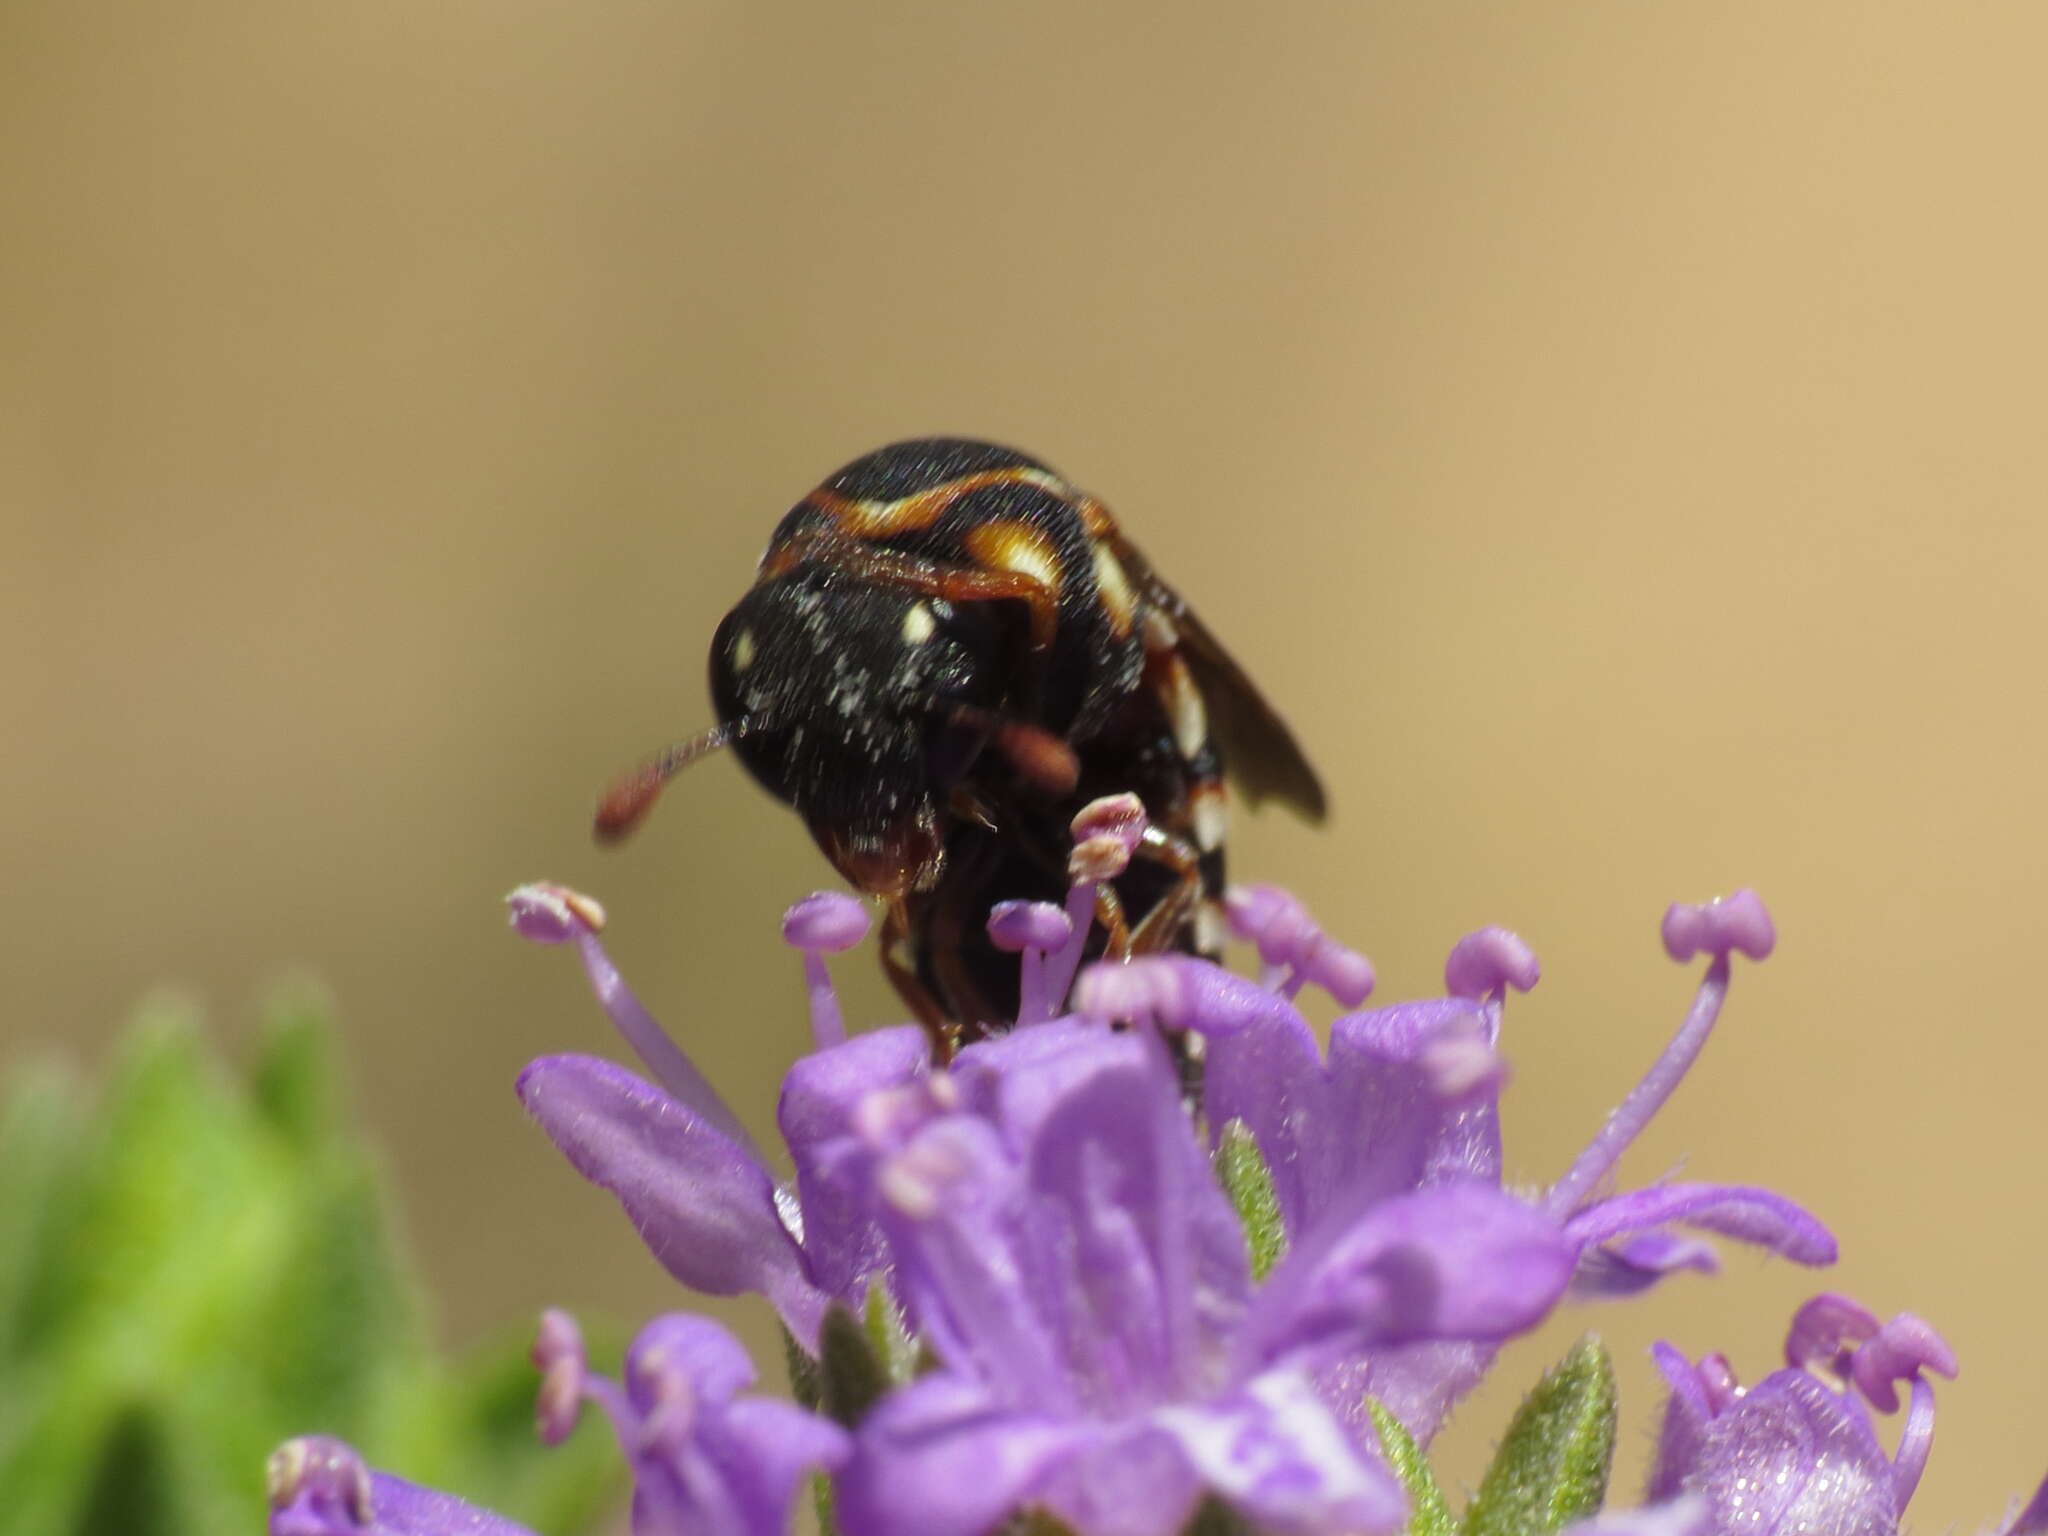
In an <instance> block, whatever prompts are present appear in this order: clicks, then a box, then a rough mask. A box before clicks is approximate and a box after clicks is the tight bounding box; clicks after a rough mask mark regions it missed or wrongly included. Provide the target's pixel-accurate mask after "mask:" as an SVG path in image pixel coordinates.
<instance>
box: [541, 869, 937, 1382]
mask: <svg viewBox="0 0 2048 1536" xmlns="http://www.w3.org/2000/svg"><path fill="white" fill-rule="evenodd" d="M511 905H512V913H513V925H514V927H515V928H517V929H518V930H519V931H520V932H521V933H522V934H524V935H525V936H527V937H529V938H535V939H538V940H540V941H542V942H550V943H553V942H563V941H565V940H573V941H574V942H575V943H576V944H577V946H578V947H579V949H580V950H581V952H582V956H583V961H584V966H585V969H586V970H587V971H588V972H589V973H590V976H591V978H592V982H593V985H594V986H595V989H596V991H597V995H598V1000H599V1002H600V1003H602V1004H603V1005H604V1008H605V1011H606V1013H607V1014H608V1015H609V1016H610V1017H611V1019H612V1021H613V1023H614V1024H616V1025H617V1026H618V1028H619V1031H620V1033H621V1034H623V1035H624V1036H625V1037H626V1039H627V1040H628V1042H629V1043H631V1044H632V1045H633V1047H634V1049H635V1050H636V1051H637V1052H638V1053H639V1054H640V1056H641V1059H642V1060H643V1061H645V1062H647V1063H648V1065H649V1066H650V1067H651V1068H653V1069H654V1071H655V1075H656V1076H657V1077H658V1078H659V1079H660V1080H661V1083H662V1085H663V1086H662V1087H656V1086H655V1085H654V1084H652V1083H649V1082H646V1081H644V1080H643V1079H641V1078H639V1077H636V1076H634V1075H633V1074H632V1073H630V1072H628V1071H626V1070H625V1069H624V1068H622V1067H618V1066H614V1065H613V1064H611V1063H610V1062H607V1061H602V1060H599V1059H598V1058H596V1057H591V1056H544V1057H542V1058H540V1059H539V1060H538V1061H535V1062H533V1063H532V1064H531V1065H529V1066H528V1067H527V1068H526V1070H525V1071H524V1072H522V1073H521V1074H520V1077H519V1097H520V1099H521V1101H522V1102H523V1103H524V1104H525V1105H526V1108H527V1110H528V1112H529V1113H530V1114H532V1116H533V1117H534V1119H535V1120H537V1121H538V1122H539V1123H540V1125H541V1128H542V1129H543V1130H545V1131H546V1132H547V1133H548V1136H549V1137H550V1138H551V1139H552V1140H553V1141H554V1143H555V1144H556V1146H558V1147H560V1148H561V1149H562V1151H563V1153H564V1154H565V1155H566V1156H567V1157H568V1159H569V1161H570V1162H571V1164H573V1165H574V1166H575V1168H576V1170H577V1171H578V1172H579V1173H581V1174H582V1175H583V1176H584V1177H585V1178H587V1179H589V1180H590V1181H591V1182H592V1183H593V1184H596V1185H598V1186H599V1187H600V1188H603V1189H607V1190H609V1191H611V1193H612V1194H613V1195H615V1196H616V1197H617V1198H618V1201H619V1203H620V1204H621V1205H622V1206H623V1207H624V1208H625V1211H626V1214H627V1216H628V1217H629V1218H630V1219H631V1220H632V1222H633V1226H634V1229H635V1230H636V1231H637V1232H639V1234H640V1236H641V1238H642V1239H643V1240H644V1241H645V1242H646V1244H647V1246H648V1248H649V1250H650V1251H651V1252H652V1253H653V1254H654V1256H655V1258H656V1259H658V1260H659V1261H660V1262H661V1264H662V1265H663V1267H664V1268H666V1269H667V1270H668V1272H669V1273H670V1274H672V1275H674V1276H675V1277H676V1278H677V1279H678V1280H680V1281H681V1282H682V1283H683V1284H684V1285H686V1286H689V1287H690V1288H691V1289H692V1290H696V1291H701V1292H703V1293H705V1294H707V1295H713V1296H731V1295H737V1294H741V1293H743V1292H758V1293H760V1294H762V1295H765V1296H766V1297H768V1299H769V1300H770V1302H772V1303H773V1304H774V1306H775V1308H776V1310H777V1312H778V1313H780V1314H781V1316H782V1319H783V1321H784V1322H785V1323H786V1324H787V1325H788V1326H789V1328H790V1331H791V1332H792V1333H793V1334H794V1335H795V1336H796V1337H797V1339H798V1340H799V1341H800V1342H801V1343H803V1344H804V1345H805V1347H806V1348H809V1347H811V1346H813V1345H814V1344H815V1342H816V1338H817V1329H818V1322H819V1319H820V1318H821V1317H822V1316H823V1314H824V1309H825V1307H826V1306H827V1305H828V1304H829V1303H830V1302H831V1301H832V1300H834V1299H835V1298H836V1299H841V1300H845V1301H848V1302H854V1303H858V1302H859V1301H860V1300H861V1298H862V1297H863V1296H864V1295H865V1292H866V1289H867V1284H868V1281H869V1279H870V1278H871V1277H873V1276H875V1275H877V1274H878V1273H880V1272H881V1270H882V1269H883V1267H884V1265H885V1258H886V1256H885V1254H884V1252H883V1249H882V1244H881V1238H880V1234H879V1231H878V1229H877V1228H876V1227H875V1226H874V1223H873V1221H872V1219H871V1216H870V1214H869V1212H868V1208H867V1197H866V1194H865V1189H866V1184H865V1175H864V1168H865V1157H866V1153H865V1151H864V1149H862V1148H861V1146H860V1145H859V1143H858V1140H857V1139H856V1138H853V1137H852V1136H851V1135H850V1128H851V1123H852V1116H853V1112H854V1108H855V1106H856V1105H858V1104H859V1103H860V1102H861V1100H862V1099H864V1098H865V1097H867V1096H868V1095H869V1094H871V1093H874V1092H876V1091H878V1090H887V1089H894V1088H899V1087H902V1086H904V1085H906V1084H909V1083H911V1082H913V1081H915V1080H918V1079H921V1078H922V1077H923V1076H924V1075H925V1073H926V1072H927V1071H928V1070H929V1066H930V1057H929V1047H928V1045H927V1043H926V1039H925V1035H924V1032H923V1031H922V1030H921V1029H919V1028H917V1027H916V1026H914V1025H904V1026H901V1027H900V1028H895V1029H884V1030H876V1031H873V1032H871V1033H868V1034H864V1035H861V1036H858V1037H856V1038H854V1039H850V1040H848V1039H845V1038H844V1030H843V1026H842V1025H841V1023H840V1013H839V1005H838V1000H837V998H836V997H835V996H833V994H832V992H831V988H830V985H829V982H828V981H824V980H822V979H821V978H822V977H823V963H822V961H821V960H819V958H818V957H819V956H820V955H821V954H822V953H824V952H826V951H829V950H832V949H835V948H844V947H845V945H846V943H847V942H849V941H852V942H857V941H858V939H859V936H860V934H859V929H860V927H861V925H862V924H864V922H865V918H866V914H865V912H864V911H861V910H859V907H858V903H854V902H852V899H851V898H849V897H838V896H827V895H821V896H817V897H813V898H811V899H810V900H809V901H807V902H800V903H798V905H797V906H796V907H793V908H792V909H791V910H790V914H789V916H788V917H787V918H786V919H785V931H786V932H787V934H788V935H789V937H790V939H791V942H792V943H793V944H794V945H795V946H796V947H798V948H800V949H802V950H803V951H804V953H805V959H806V971H807V973H809V974H810V982H811V986H810V994H811V1006H812V1018H813V1029H814V1032H815V1034H816V1035H817V1037H818V1038H819V1040H820V1041H821V1046H820V1049H818V1050H817V1051H815V1052H814V1053H812V1054H811V1055H809V1056H805V1057H803V1058H801V1059H800V1060H799V1061H798V1062H797V1063H796V1065H795V1066H794V1067H793V1068H791V1070H790V1072H789V1074H788V1076H787V1077H786V1078H785V1080H784V1083H783V1090H782V1101H781V1104H780V1106H779V1111H778V1118H779V1121H780V1125H781V1129H782V1132H783V1136H784V1139H785V1141H786V1142H787V1143H788V1146H789V1150H790V1156H791V1160H792V1161H793V1163H794V1164H795V1168H796V1179H795V1190H794V1195H793V1196H792V1195H791V1194H790V1193H789V1192H786V1191H784V1190H782V1189H779V1188H778V1185H777V1180H776V1177H775V1175H774V1173H773V1172H771V1170H770V1168H769V1166H768V1163H767V1160H766V1158H765V1157H764V1156H763V1155H762V1153H761V1151H760V1149H759V1148H758V1147H757V1146H756V1145H755V1144H754V1142H753V1140H752V1139H751V1138H750V1137H748V1136H747V1135H746V1133H745V1131H744V1130H743V1129H741V1128H740V1127H739V1122H738V1119H737V1117H736V1116H734V1115H733V1113H732V1111H731V1110H730V1109H729V1108H727V1107H726V1106H725V1105H724V1103H723V1101H721V1100H719V1099H718V1098H717V1096H716V1095H715V1094H713V1093H712V1092H711V1090H710V1088H709V1087H708V1085H707V1086H703V1087H701V1090H700V1089H699V1088H697V1087H693V1085H702V1084H703V1078H702V1076H701V1075H700V1074H699V1073H698V1072H697V1070H696V1068H695V1067H694V1066H693V1065H691V1063H690V1062H689V1059H688V1058H687V1057H686V1056H685V1055H684V1054H683V1052H682V1050H681V1049H680V1048H679V1047H678V1046H676V1045H675V1043H674V1042H673V1041H672V1040H670V1039H669V1037H668V1036H667V1035H666V1034H664V1033H663V1032H662V1030H661V1027H660V1026H659V1025H658V1024H657V1023H655V1021H654V1019H653V1016H652V1015H651V1014H649V1013H648V1012H647V1010H646V1009H645V1008H644V1007H643V1006H642V1005H641V1004H640V1002H639V1000H638V999H637V998H636V997H634V996H633V994H632V991H631V990H630V989H629V988H628V987H627V986H626V984H625V982H624V981H623V980H622V979H621V978H620V976H619V974H618V971H617V970H616V968H615V967H614V966H613V965H612V963H611V960H610V957H609V956H608V955H607V954H606V953H605V951H604V947H603V945H602V944H601V943H600V942H599V941H598V938H597V931H596V928H597V924H596V922H594V921H593V920H592V919H591V916H590V914H591V913H593V912H595V911H597V908H596V904H595V903H593V902H591V901H589V899H588V898H587V897H579V896H577V895H575V893H573V892H569V891H566V890H565V889H564V888H563V887H560V886H523V887H521V888H520V889H519V890H518V891H515V892H513V894H512V897H511Z"/></svg>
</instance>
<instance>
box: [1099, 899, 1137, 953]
mask: <svg viewBox="0 0 2048 1536" xmlns="http://www.w3.org/2000/svg"><path fill="white" fill-rule="evenodd" d="M1095 921H1096V922H1098V923H1100V924H1102V928H1103V932H1104V933H1106V934H1107V935H1108V937H1107V939H1106V940H1105V941H1104V943H1103V946H1102V958H1103V959H1105V960H1128V959H1130V958H1131V955H1132V954H1133V953H1134V951H1133V950H1132V948H1131V925H1130V923H1129V922H1128V921H1127V920H1126V919H1125V917H1124V904H1123V898H1122V897H1120V896H1118V895H1117V893H1116V890H1115V889H1114V887H1112V886H1111V885H1110V884H1109V883H1108V882H1107V881H1105V882H1104V883H1103V884H1101V885H1098V886H1097V887H1095Z"/></svg>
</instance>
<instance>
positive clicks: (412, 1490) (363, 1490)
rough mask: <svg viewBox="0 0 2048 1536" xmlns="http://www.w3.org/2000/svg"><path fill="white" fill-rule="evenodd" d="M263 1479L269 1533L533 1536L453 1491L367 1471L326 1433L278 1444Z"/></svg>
mask: <svg viewBox="0 0 2048 1536" xmlns="http://www.w3.org/2000/svg"><path fill="white" fill-rule="evenodd" d="M268 1481H269V1493H270V1536H532V1533H531V1532H530V1531H528V1530H527V1529H526V1527H525V1526H523V1525H515V1524H514V1523H513V1522H512V1521H510V1520H506V1519H504V1518H502V1517H501V1516H498V1515H494V1514H492V1513H491V1512H490V1511H489V1510H487V1509H479V1508H478V1507H477V1506H476V1505H474V1504H468V1503H465V1502H463V1501H462V1500H461V1499H458V1498H456V1497H455V1496H454V1495H453V1494H449V1493H437V1492H435V1491H434V1490H433V1489H431V1488H422V1487H420V1486H419V1485H418V1484H417V1483H409V1482H407V1481H406V1480H405V1479H404V1478H402V1477H392V1476H390V1475H389V1474H387V1473H383V1472H372V1471H371V1470H370V1469H369V1468H368V1467H367V1466H366V1465H364V1463H363V1458H362V1457H360V1456H358V1455H357V1454H356V1452H355V1449H354V1448H353V1447H352V1446H349V1445H347V1444H345V1443H344V1442H342V1441H340V1440H334V1439H330V1438H329V1437H327V1436H325V1435H307V1436H304V1437H302V1438H300V1439H297V1440H288V1441H286V1442H285V1443H284V1444H283V1445H281V1446H279V1447H278V1449H277V1450H276V1452H274V1453H273V1454H272V1456H271V1458H270V1466H269V1471H268Z"/></svg>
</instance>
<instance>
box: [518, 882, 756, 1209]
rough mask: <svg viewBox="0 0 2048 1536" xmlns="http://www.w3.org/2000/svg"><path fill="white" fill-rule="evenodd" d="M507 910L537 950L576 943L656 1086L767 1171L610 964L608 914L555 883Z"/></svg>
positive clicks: (602, 999) (720, 1102)
mask: <svg viewBox="0 0 2048 1536" xmlns="http://www.w3.org/2000/svg"><path fill="white" fill-rule="evenodd" d="M505 904H506V906H508V907H509V908H510V909H511V913H512V918H511V921H512V927H513V930H514V931H515V932H517V933H518V934H519V935H520V936H521V937H522V938H527V939H532V940H533V941H534V942H535V943H539V944H562V943H566V942H569V941H571V940H574V941H575V944H576V949H577V953H578V955H579V956H580V957H581V959H582V961H583V971H584V974H585V975H587V976H588V977H589V978H590V987H591V990H592V991H593V992H595V993H596V994H597V1001H598V1004H599V1006H601V1007H602V1008H603V1009H604V1011H605V1015H606V1017H608V1018H609V1019H610V1020H611V1021H612V1027H613V1028H615V1029H617V1030H618V1032H619V1033H620V1034H621V1035H623V1036H624V1037H625V1040H626V1044H628V1045H630V1046H631V1047H632V1048H633V1052H634V1054H635V1055H637V1056H638V1057H639V1058H640V1059H641V1061H643V1062H644V1063H646V1065H647V1069H648V1071H650V1072H652V1073H653V1074H654V1078H655V1081H656V1082H658V1083H660V1084H661V1086H662V1087H664V1088H666V1089H667V1090H668V1091H669V1093H670V1095H671V1096H672V1097H674V1098H675V1099H676V1100H677V1101H678V1102H680V1103H681V1104H682V1105H683V1106H684V1107H685V1108H687V1109H689V1110H691V1111H692V1112H693V1113H695V1114H696V1115H697V1116H699V1117H700V1118H701V1119H703V1120H704V1121H705V1122H706V1123H707V1124H709V1125H710V1126H711V1127H712V1128H713V1129H715V1130H716V1131H718V1133H719V1134H720V1135H722V1136H724V1137H725V1138H726V1139H727V1140H729V1141H730V1142H732V1143H733V1145H734V1146H736V1147H738V1148H739V1149H740V1150H741V1151H742V1152H744V1153H746V1154H747V1155H748V1156H749V1157H751V1158H752V1159H753V1160H754V1161H755V1162H757V1163H759V1164H760V1165H761V1166H762V1167H764V1168H765V1167H767V1166H769V1164H768V1159H767V1158H766V1157H764V1156H763V1155H762V1152H761V1149H760V1147H758V1146H757V1145H755V1142H754V1138H753V1137H752V1136H751V1135H749V1134H748V1133H747V1128H746V1127H745V1126H744V1125H742V1124H741V1123H740V1117H739V1116H738V1115H736V1114H734V1113H733V1111H732V1107H731V1106H730V1105H729V1104H727V1103H726V1102H725V1100H724V1099H723V1098H721V1097H720V1096H719V1093H718V1090H717V1089H716V1088H713V1087H712V1086H711V1084H710V1082H709V1080H707V1079H706V1078H705V1076H704V1074H703V1073H701V1072H699V1071H698V1070H697V1067H696V1064H695V1063H694V1062H692V1061H691V1060H690V1058H689V1057H688V1056H686V1055H684V1054H683V1050H682V1047H681V1046H679V1045H677V1044H676V1043H675V1041H673V1040H671V1039H670V1038H669V1037H668V1035H667V1033H666V1032H665V1031H664V1030H663V1029H662V1027H661V1025H659V1024H658V1023H656V1022H655V1019H654V1015H653V1014H651V1013H649V1012H648V1011H647V1009H646V1006H645V1005H644V1004H642V1003H641V1001H640V999H639V998H638V997H636V996H634V994H633V989H632V988H631V987H629V986H627V985H626V980H625V978H624V977H623V976H621V975H620V974H619V971H618V967H617V966H615V965H613V964H612V960H611V956H610V955H609V954H607V953H606V952H605V948H604V945H603V944H601V943H599V942H598V938H597V931H598V929H599V928H600V927H602V926H603V922H604V908H602V907H601V906H599V905H598V904H597V903H596V902H595V901H593V900H592V899H591V898H590V897H588V896H585V895H583V894H582V893H581V892H580V891H572V890H570V889H569V887H567V886H566V885H555V884H553V883H551V882H539V883H536V884H532V885H522V886H520V887H519V888H518V889H517V890H515V891H513V892H512V893H511V894H510V895H508V896H506V898H505ZM593 914H594V916H595V921H593V920H592V919H593Z"/></svg>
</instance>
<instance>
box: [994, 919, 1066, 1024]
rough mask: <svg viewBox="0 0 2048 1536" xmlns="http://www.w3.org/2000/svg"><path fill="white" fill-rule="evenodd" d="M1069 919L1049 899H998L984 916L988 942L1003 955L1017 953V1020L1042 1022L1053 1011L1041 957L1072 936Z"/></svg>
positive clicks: (1043, 957)
mask: <svg viewBox="0 0 2048 1536" xmlns="http://www.w3.org/2000/svg"><path fill="white" fill-rule="evenodd" d="M1073 933H1074V924H1073V920H1072V919H1071V918H1069V917H1068V916H1067V914H1066V913H1065V912H1064V911H1062V910H1061V909H1060V908H1058V907H1056V906H1054V905H1053V904H1052V903H1051V902H1049V901H1000V902H997V903H996V905H995V906H994V907H993V908H992V909H991V910H990V912H989V915H988V936H989V941H990V942H991V943H993V944H994V945H995V947H996V948H997V949H1000V950H1002V951H1003V952H1004V953H1005V954H1012V955H1015V954H1021V955H1022V957H1023V958H1022V959H1021V960H1020V961H1019V963H1018V975H1017V1022H1018V1023H1019V1024H1020V1025H1021V1024H1042V1023H1044V1022H1045V1021H1046V1020H1048V1019H1050V1018H1051V1017H1052V1016H1053V1013H1054V1011H1055V1010H1054V1004H1053V1002H1052V1000H1051V999H1050V998H1048V997H1047V996H1046V992H1045V958H1046V955H1047V954H1048V953H1050V952H1051V951H1053V950H1056V949H1058V948H1059V947H1060V946H1061V945H1063V944H1065V943H1066V942H1067V940H1068V939H1070V938H1071V937H1073Z"/></svg>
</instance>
